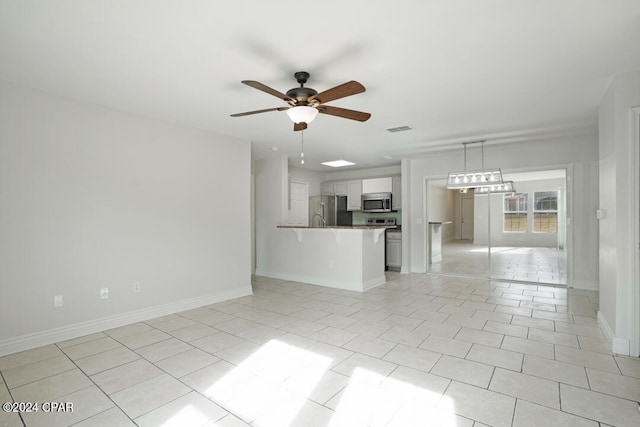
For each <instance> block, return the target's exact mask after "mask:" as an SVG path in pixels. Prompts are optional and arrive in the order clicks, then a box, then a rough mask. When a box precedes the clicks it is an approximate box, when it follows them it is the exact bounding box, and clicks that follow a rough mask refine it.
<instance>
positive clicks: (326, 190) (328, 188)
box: [320, 182, 336, 196]
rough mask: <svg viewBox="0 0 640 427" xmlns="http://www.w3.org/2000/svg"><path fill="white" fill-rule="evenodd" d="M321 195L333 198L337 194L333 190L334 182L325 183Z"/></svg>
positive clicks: (321, 188)
mask: <svg viewBox="0 0 640 427" xmlns="http://www.w3.org/2000/svg"><path fill="white" fill-rule="evenodd" d="M320 194H322V195H323V196H333V195H334V194H336V193H335V190H334V188H333V182H323V183H322V185H321V187H320Z"/></svg>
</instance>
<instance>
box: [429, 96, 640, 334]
mask: <svg viewBox="0 0 640 427" xmlns="http://www.w3.org/2000/svg"><path fill="white" fill-rule="evenodd" d="M634 111H635V113H636V116H637V119H638V120H635V123H636V124H637V126H639V128H638V131H637V132H638V133H637V134H636V135H637V137H638V138H639V139H640V122H638V121H639V120H640V107H638V108H637V109H634ZM637 157H638V156H636V157H635V158H637ZM635 158H634V159H635ZM636 166H637V168H636V172H637V173H638V176H637V177H636V178H637V179H639V181H637V182H638V186H636V188H640V178H639V177H640V171H639V169H640V158H638V162H637V164H636ZM559 169H564V171H565V175H564V180H565V190H564V192H565V203H566V216H565V233H566V248H565V251H566V269H567V279H566V283H565V284H564V286H566V287H572V284H573V221H572V216H573V165H572V164H570V163H569V164H560V165H548V166H545V167H527V168H517V169H504V170H503V171H502V172H503V173H506V174H508V173H519V172H535V171H540V172H542V171H553V170H559ZM442 180H444V181H446V177H443V176H441V175H436V176H424V175H423V177H422V218H420V219H421V220H423V221H424V224H423V227H422V232H423V237H422V242H423V249H422V254H423V262H424V264H423V265H424V272H425V273H429V272H430V270H431V268H430V264H429V259H430V253H429V246H430V245H429V231H428V229H429V210H428V198H429V181H442ZM638 201H639V203H640V194H639V195H638ZM488 205H489V206H490V205H491V204H490V203H488ZM636 207H637V208H638V210H637V217H636V218H637V220H636V221H635V223H636V224H637V227H638V230H639V231H640V204H636ZM474 211H475V204H474ZM488 215H489V219H488V220H489V221H490V216H491V212H489V213H488ZM474 218H475V215H474ZM417 223H419V222H417ZM488 233H489V235H488V241H487V247H488V250H487V253H488V258H489V270H488V271H489V275H488V277H482V278H484V279H490V280H499V279H492V278H491V237H490V236H491V229H489V230H488ZM635 235H636V236H638V233H635ZM638 239H639V240H638V242H637V245H636V248H640V236H638ZM638 253H639V254H640V250H639V252H638ZM636 261H637V263H636V265H637V269H636V270H635V271H636V272H637V274H638V278H640V258H639V257H638V256H636ZM635 282H636V288H637V293H636V299H637V300H638V301H639V304H638V307H637V310H636V313H635V315H636V317H635V318H634V319H635V320H636V325H637V324H638V322H637V320H638V319H640V284H638V282H639V280H636V281H635ZM637 329H640V327H639V328H637ZM636 336H638V339H639V340H637V342H636V345H640V331H638V330H637V333H636Z"/></svg>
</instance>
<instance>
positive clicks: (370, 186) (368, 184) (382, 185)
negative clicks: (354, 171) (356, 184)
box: [362, 177, 393, 194]
mask: <svg viewBox="0 0 640 427" xmlns="http://www.w3.org/2000/svg"><path fill="white" fill-rule="evenodd" d="M392 191H393V180H392V179H391V177H388V178H371V179H363V180H362V194H368V193H391V192H392Z"/></svg>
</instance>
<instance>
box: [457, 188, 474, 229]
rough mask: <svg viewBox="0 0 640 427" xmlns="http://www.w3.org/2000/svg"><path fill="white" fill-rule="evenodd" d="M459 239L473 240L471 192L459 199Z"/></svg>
mask: <svg viewBox="0 0 640 427" xmlns="http://www.w3.org/2000/svg"><path fill="white" fill-rule="evenodd" d="M460 240H473V192H472V193H470V197H462V198H461V199H460Z"/></svg>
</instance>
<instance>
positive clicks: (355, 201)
mask: <svg viewBox="0 0 640 427" xmlns="http://www.w3.org/2000/svg"><path fill="white" fill-rule="evenodd" d="M361 199H362V181H349V182H348V183H347V210H348V211H359V210H361V209H362V200H361Z"/></svg>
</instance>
